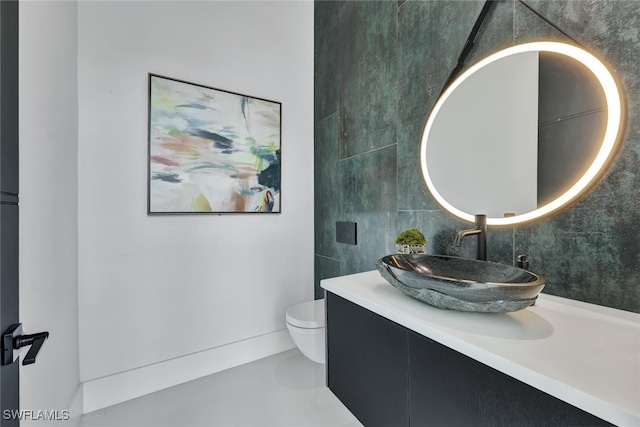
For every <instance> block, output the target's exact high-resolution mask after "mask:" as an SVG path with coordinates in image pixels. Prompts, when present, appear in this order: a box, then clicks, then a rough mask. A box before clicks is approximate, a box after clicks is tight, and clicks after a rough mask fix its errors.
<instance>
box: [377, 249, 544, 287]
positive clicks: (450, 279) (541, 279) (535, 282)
mask: <svg viewBox="0 0 640 427" xmlns="http://www.w3.org/2000/svg"><path fill="white" fill-rule="evenodd" d="M395 256H399V257H402V258H406V257H408V256H409V257H416V258H446V259H454V260H461V261H463V262H468V263H473V264H478V265H481V264H485V263H486V264H492V265H497V266H501V267H508V268H512V269H516V270H520V271H524V272H526V273H528V274H529V275H531V276H533V277H534V278H535V280H533V281H530V282H521V283H514V282H492V281H478V280H472V279H457V278H455V277H449V276H440V275H437V274H428V275H427V274H423V273H420V272H417V271H415V270H406V269H404V268H402V267H399V266H395V265H392V264H389V263H388V262H386V260H387V259H389V258H390V257H395ZM378 262H380V263H382V264H383V265H384V266H385V267H391V268H397V269H399V270H402V271H405V272H407V273H412V274H416V275H420V276H425V277H430V278H433V279H439V280H442V281H446V282H458V283H469V284H473V283H477V284H483V285H489V286H514V287H522V286H526V287H531V286H539V285H543V284H546V277H545V276H543V275H540V274H537V273H534V272H532V271H529V270H525V269H522V268H519V267H516V266H513V265H509V264H502V263H499V262H493V261H484V260H478V259H473V258H465V257H458V256H449V255H430V254H390V255H385V256H383V257H382V258H380V259H379V260H378Z"/></svg>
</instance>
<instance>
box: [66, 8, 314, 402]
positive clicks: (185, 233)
mask: <svg viewBox="0 0 640 427" xmlns="http://www.w3.org/2000/svg"><path fill="white" fill-rule="evenodd" d="M150 72H151V73H157V74H161V75H165V76H169V77H174V78H177V79H181V80H186V81H191V82H195V83H198V84H202V85H207V86H212V87H216V88H221V89H226V90H230V91H235V92H240V93H245V94H249V95H253V96H256V97H261V98H267V99H271V100H275V101H280V102H282V114H283V116H282V125H283V128H282V179H283V182H282V213H281V214H277V215H271V214H270V215H255V214H253V215H252V214H240V215H226V216H216V215H197V216H189V215H181V216H147V213H146V200H147V166H146V165H147V95H148V93H147V92H148V88H147V73H150ZM78 93H79V134H78V135H79V141H78V145H79V147H78V230H79V231H78V248H79V322H80V376H81V380H82V381H83V382H84V383H85V396H84V397H85V411H89V410H93V409H97V408H99V407H101V406H104V405H106V404H111V403H115V401H116V400H119V399H121V398H123V396H125V395H126V396H127V397H134V396H135V395H138V394H142V393H145V392H149V391H153V390H154V389H158V388H161V387H165V386H169V385H172V384H175V383H178V382H181V381H186V380H189V379H192V378H193V377H197V376H198V375H203V374H205V373H209V372H213V371H215V370H218V369H223V368H225V367H228V366H230V365H233V364H238V363H242V362H245V361H248V360H250V359H255V358H258V357H264V356H266V355H268V354H273V353H275V352H278V351H282V350H285V349H287V348H291V347H292V345H293V344H292V342H291V341H290V339H289V338H288V336H287V332H286V329H285V321H284V313H285V310H286V308H287V307H288V306H290V305H292V304H294V303H298V302H300V301H303V300H310V299H312V298H313V154H312V153H313V2H307V1H302V2H272V1H267V2H233V1H229V2H219V1H215V2H194V3H192V2H117V1H116V2H80V3H79V4H78ZM221 359H224V361H221ZM194 365H197V366H198V368H197V369H195V370H194V368H193V367H194ZM165 378H166V381H165ZM132 387H133V388H137V389H136V390H134V391H130V390H132ZM127 390H129V391H127ZM127 393H129V394H127Z"/></svg>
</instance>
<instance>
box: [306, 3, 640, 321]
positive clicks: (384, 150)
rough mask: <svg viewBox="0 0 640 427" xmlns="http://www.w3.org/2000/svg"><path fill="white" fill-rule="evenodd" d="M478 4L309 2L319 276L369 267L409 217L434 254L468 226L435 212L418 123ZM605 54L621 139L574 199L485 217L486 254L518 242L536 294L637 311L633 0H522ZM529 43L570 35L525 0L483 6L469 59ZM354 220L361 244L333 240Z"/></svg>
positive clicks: (638, 149)
mask: <svg viewBox="0 0 640 427" xmlns="http://www.w3.org/2000/svg"><path fill="white" fill-rule="evenodd" d="M483 3H484V2H483V1H457V0H451V1H449V0H438V1H425V0H420V1H411V0H407V1H366V2H363V1H357V0H348V1H339V2H338V1H316V3H315V60H316V65H315V94H316V98H315V104H316V105H315V114H316V116H315V125H316V130H315V135H316V140H315V169H316V170H315V200H316V209H315V215H316V217H315V252H316V258H315V259H316V284H315V289H316V297H320V296H321V295H322V291H321V289H320V287H319V282H320V280H321V279H323V278H326V277H333V276H336V275H344V274H350V273H356V272H360V271H367V270H372V269H374V268H375V264H374V263H375V260H376V259H377V258H379V257H380V256H382V255H385V254H387V253H392V252H393V240H394V238H395V235H396V234H397V232H398V231H402V230H404V229H406V228H409V227H416V228H419V229H420V230H422V231H423V233H424V234H425V236H426V237H427V239H428V240H429V244H428V252H429V253H434V254H452V255H460V256H469V257H473V256H474V247H473V239H471V240H468V241H465V242H463V245H462V247H460V248H456V247H454V246H453V244H452V242H453V236H454V235H455V233H456V232H457V231H458V230H460V229H463V228H468V227H469V226H470V224H466V223H464V222H462V221H460V220H458V219H456V218H454V217H453V216H451V215H450V214H448V213H447V212H444V211H442V210H441V209H440V208H439V206H438V205H437V204H436V203H435V202H434V200H433V199H432V198H431V196H430V195H429V193H428V191H427V190H426V188H425V186H424V184H423V183H422V179H421V176H420V168H419V161H418V150H419V146H420V136H421V133H422V130H423V126H424V122H425V120H426V118H427V116H428V114H429V111H430V109H431V108H432V106H433V103H434V102H435V100H436V98H437V96H438V94H439V92H440V90H441V88H442V85H443V84H444V82H445V80H446V78H447V76H448V74H449V72H450V71H451V69H452V67H453V66H454V65H455V61H456V59H457V57H458V55H459V53H460V50H461V49H462V46H463V44H464V42H465V40H466V38H467V36H468V34H469V32H470V30H471V28H472V26H473V24H474V22H475V20H476V17H477V16H478V14H479V12H480V10H481V8H482V5H483ZM526 4H527V5H529V6H531V7H532V8H534V9H535V10H536V11H538V12H539V13H540V14H542V15H543V16H544V17H545V18H547V19H548V20H549V21H550V22H552V23H553V24H555V26H557V27H558V28H560V29H561V30H562V31H563V32H565V33H566V34H568V35H569V36H570V37H571V38H573V39H574V40H576V41H577V42H578V43H580V44H582V45H583V46H585V48H586V49H588V50H590V51H591V52H593V53H595V54H596V55H598V56H599V57H601V58H602V59H603V60H604V61H605V62H606V63H607V64H609V66H610V68H611V69H612V70H613V71H614V73H615V74H616V75H617V76H618V78H619V80H620V85H621V87H622V88H623V90H624V92H625V94H626V102H627V121H626V131H625V134H624V139H623V141H622V145H621V148H620V150H619V152H618V154H617V156H616V158H615V159H614V161H613V162H612V164H611V165H610V167H609V169H608V171H607V172H606V173H605V174H604V175H603V176H602V178H601V179H600V181H599V182H598V183H597V184H596V185H595V186H594V187H592V188H591V189H590V190H589V191H588V192H587V193H585V194H584V195H583V196H582V197H581V199H580V200H578V201H576V202H575V203H573V204H572V205H571V206H569V207H567V208H566V209H564V210H563V211H562V212H559V213H556V214H554V215H552V216H550V217H547V218H545V219H543V220H540V221H538V222H536V223H533V224H529V225H526V226H516V227H508V228H490V229H489V240H488V255H489V259H490V260H492V261H496V262H503V263H513V262H514V259H515V256H516V255H517V254H519V253H526V254H528V256H529V259H530V262H531V269H532V270H534V271H536V272H539V273H541V274H544V275H546V276H547V278H548V284H547V287H546V288H545V290H544V292H547V293H550V294H554V295H560V296H564V297H568V298H573V299H578V300H582V301H587V302H592V303H596V304H601V305H606V306H611V307H615V308H620V309H624V310H629V311H635V312H640V173H639V172H638V171H640V112H639V105H640V104H639V102H640V99H639V97H640V41H639V37H640V33H639V31H638V28H640V2H637V1H635V0H626V1H625V0H618V1H602V0H576V1H558V0H526ZM534 40H557V41H568V40H569V38H567V37H566V36H565V35H563V34H562V32H561V31H558V30H557V29H555V28H554V27H553V26H551V25H549V24H548V23H547V22H545V21H544V20H542V19H541V18H540V17H538V16H536V14H534V13H533V12H531V11H530V10H529V9H528V8H527V7H525V6H524V5H523V4H522V3H521V2H520V1H516V0H513V1H504V2H499V3H497V5H496V7H495V8H494V9H493V10H492V11H491V13H490V14H489V15H488V16H487V19H486V21H485V23H484V26H483V27H482V29H481V31H480V33H479V34H478V37H477V39H476V46H475V48H474V51H473V52H472V54H471V55H470V56H469V58H468V61H467V66H468V65H470V64H473V62H474V61H477V60H478V59H480V58H482V57H484V56H486V55H488V54H490V53H493V52H495V51H497V50H500V49H502V48H504V47H508V46H511V45H513V44H515V43H522V42H527V41H534ZM336 221H354V222H357V223H358V245H356V246H353V245H345V244H340V243H336V242H335V222H336Z"/></svg>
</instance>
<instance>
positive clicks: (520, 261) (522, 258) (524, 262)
mask: <svg viewBox="0 0 640 427" xmlns="http://www.w3.org/2000/svg"><path fill="white" fill-rule="evenodd" d="M516 260H517V261H516V267H518V268H522V269H523V270H526V269H528V268H529V260H528V259H527V254H519V255H518V256H517V257H516Z"/></svg>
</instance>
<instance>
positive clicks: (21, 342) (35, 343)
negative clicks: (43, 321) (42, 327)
mask: <svg viewBox="0 0 640 427" xmlns="http://www.w3.org/2000/svg"><path fill="white" fill-rule="evenodd" d="M47 338H49V332H38V333H37V334H31V335H20V336H19V337H17V338H16V339H15V340H14V342H13V348H14V349H16V350H18V349H20V348H22V347H26V346H28V345H30V346H31V348H30V349H29V351H28V352H27V355H26V356H25V357H24V359H23V360H22V364H23V365H31V364H32V363H36V356H37V355H38V352H39V351H40V348H41V347H42V344H44V340H46V339H47Z"/></svg>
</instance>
